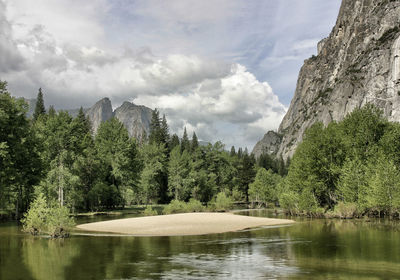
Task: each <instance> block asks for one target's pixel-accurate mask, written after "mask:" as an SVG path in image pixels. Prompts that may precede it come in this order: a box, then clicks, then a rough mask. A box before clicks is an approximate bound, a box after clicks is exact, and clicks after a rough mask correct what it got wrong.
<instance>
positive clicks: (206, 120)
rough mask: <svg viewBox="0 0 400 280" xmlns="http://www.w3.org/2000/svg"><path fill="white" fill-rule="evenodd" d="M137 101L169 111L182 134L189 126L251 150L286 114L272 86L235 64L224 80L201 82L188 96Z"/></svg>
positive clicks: (211, 137)
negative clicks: (184, 128)
mask: <svg viewBox="0 0 400 280" xmlns="http://www.w3.org/2000/svg"><path fill="white" fill-rule="evenodd" d="M134 102H136V103H138V104H144V105H147V106H151V107H157V108H159V109H160V111H161V112H165V113H166V114H167V117H168V120H169V122H170V126H171V128H172V130H173V131H174V132H178V133H179V134H181V133H182V130H183V127H184V126H186V127H187V130H188V132H189V133H192V132H193V131H195V132H196V133H197V135H198V136H199V138H200V139H203V140H205V141H213V140H214V141H215V140H222V141H223V142H224V143H226V144H227V145H228V146H230V145H234V144H235V143H236V144H237V143H243V144H244V145H246V146H248V147H249V148H251V145H252V144H253V143H254V142H255V141H257V139H260V137H261V136H262V135H263V134H264V133H265V131H266V130H269V129H275V128H276V127H277V125H278V124H279V122H280V121H281V119H282V117H283V115H284V114H285V112H286V108H285V107H284V106H283V105H282V104H281V103H280V102H279V100H278V97H277V96H276V95H275V94H274V93H273V92H272V89H271V87H270V86H269V85H268V83H266V82H263V83H262V82H259V81H258V80H257V79H256V78H255V77H254V75H253V74H251V73H250V72H248V71H247V70H246V68H245V67H244V66H242V65H232V67H231V71H230V73H229V74H227V75H226V76H224V77H222V78H214V79H205V80H203V81H200V82H199V83H197V84H196V85H195V86H193V88H192V90H190V91H189V92H187V93H186V94H179V93H175V94H172V95H167V94H166V95H159V96H148V95H147V96H139V97H137V98H135V99H134ZM223 127H229V132H228V133H227V132H226V131H225V130H224V129H223ZM210 131H211V132H212V133H213V134H210V133H209V132H210Z"/></svg>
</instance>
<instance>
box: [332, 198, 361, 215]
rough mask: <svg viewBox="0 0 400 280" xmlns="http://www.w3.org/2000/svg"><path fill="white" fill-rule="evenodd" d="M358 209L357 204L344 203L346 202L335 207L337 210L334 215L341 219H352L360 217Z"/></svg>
mask: <svg viewBox="0 0 400 280" xmlns="http://www.w3.org/2000/svg"><path fill="white" fill-rule="evenodd" d="M358 212H359V211H358V208H357V204H356V203H344V202H341V201H340V202H339V203H338V204H337V205H336V206H335V210H334V211H333V215H334V216H335V217H338V218H341V219H350V218H354V217H358V216H359V213H358Z"/></svg>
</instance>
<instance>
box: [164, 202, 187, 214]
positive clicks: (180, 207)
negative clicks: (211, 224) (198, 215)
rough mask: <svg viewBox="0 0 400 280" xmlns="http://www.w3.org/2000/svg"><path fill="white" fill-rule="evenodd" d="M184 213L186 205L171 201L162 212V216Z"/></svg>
mask: <svg viewBox="0 0 400 280" xmlns="http://www.w3.org/2000/svg"><path fill="white" fill-rule="evenodd" d="M185 212H186V203H185V202H184V201H180V200H172V201H171V202H170V203H169V204H168V205H167V206H165V208H164V210H163V214H166V215H168V214H177V213H185Z"/></svg>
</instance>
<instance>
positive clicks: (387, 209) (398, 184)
mask: <svg viewBox="0 0 400 280" xmlns="http://www.w3.org/2000/svg"><path fill="white" fill-rule="evenodd" d="M369 173H370V174H369V176H368V177H369V180H368V181H369V184H368V188H367V189H366V197H365V200H366V206H367V208H369V209H371V210H374V209H377V210H378V211H379V213H380V214H381V212H383V213H385V214H387V215H392V214H394V212H397V213H398V212H399V211H400V172H399V170H398V168H397V167H396V165H395V164H394V162H393V160H392V159H390V158H386V157H385V156H382V155H380V156H379V155H378V159H377V161H376V163H375V164H373V166H372V168H371V167H370V168H369Z"/></svg>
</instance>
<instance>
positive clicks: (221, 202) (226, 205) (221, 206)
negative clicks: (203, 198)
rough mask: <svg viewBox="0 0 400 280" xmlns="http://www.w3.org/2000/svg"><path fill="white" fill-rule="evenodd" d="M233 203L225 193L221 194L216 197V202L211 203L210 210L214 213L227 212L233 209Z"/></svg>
mask: <svg viewBox="0 0 400 280" xmlns="http://www.w3.org/2000/svg"><path fill="white" fill-rule="evenodd" d="M232 205H233V201H232V199H231V198H230V197H229V196H227V195H226V194H225V193H224V192H220V193H218V194H217V196H216V197H215V200H214V201H213V202H211V204H210V208H211V209H212V210H213V211H217V212H225V211H228V210H229V209H231V208H232Z"/></svg>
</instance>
